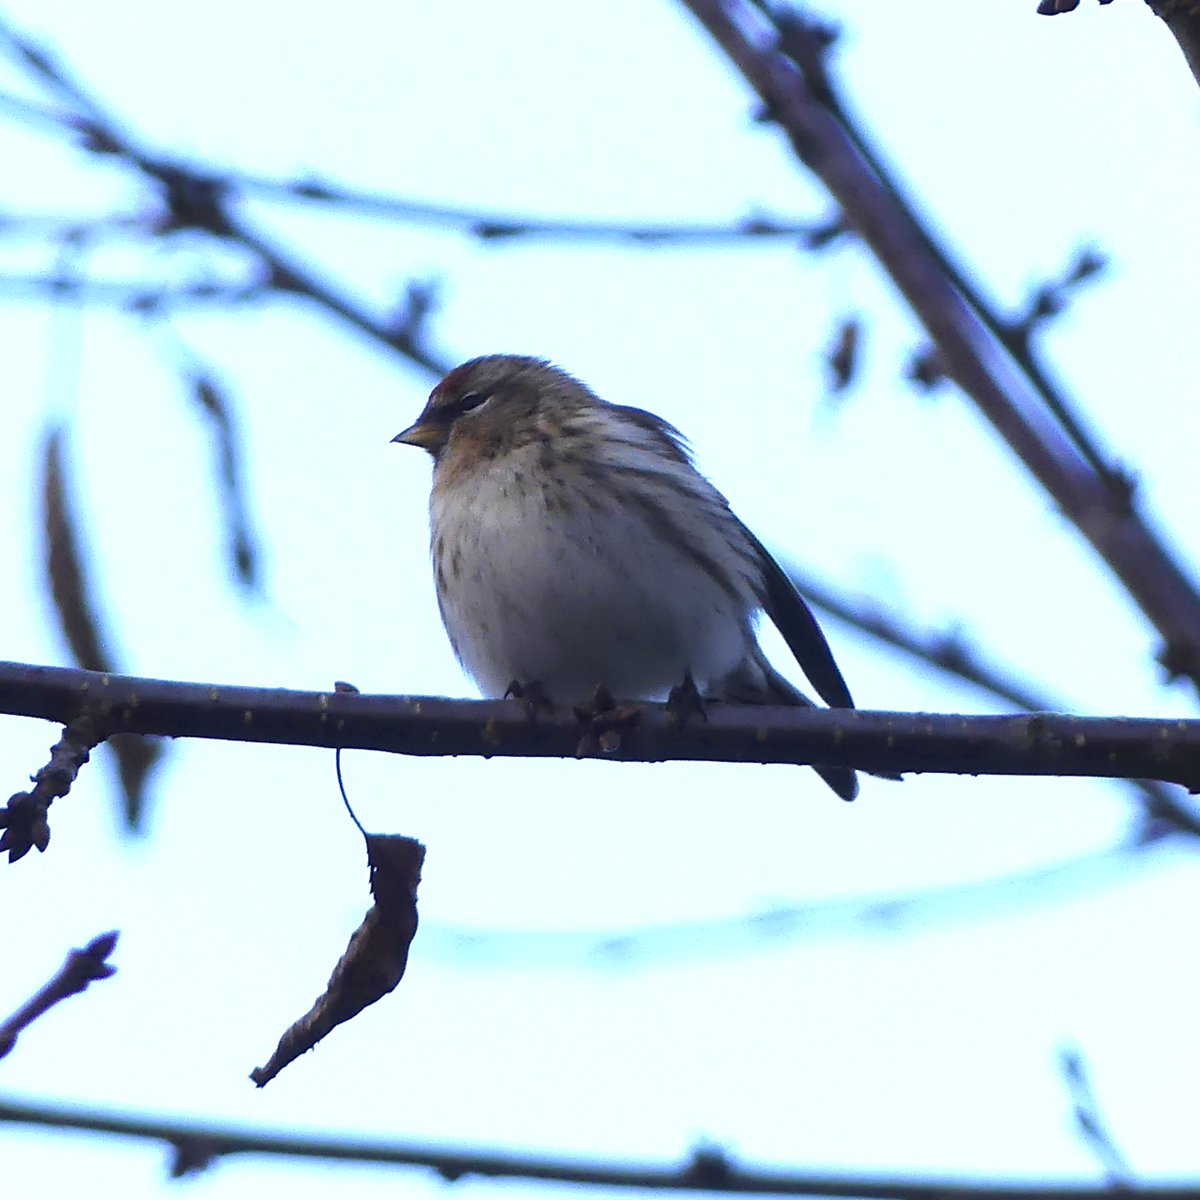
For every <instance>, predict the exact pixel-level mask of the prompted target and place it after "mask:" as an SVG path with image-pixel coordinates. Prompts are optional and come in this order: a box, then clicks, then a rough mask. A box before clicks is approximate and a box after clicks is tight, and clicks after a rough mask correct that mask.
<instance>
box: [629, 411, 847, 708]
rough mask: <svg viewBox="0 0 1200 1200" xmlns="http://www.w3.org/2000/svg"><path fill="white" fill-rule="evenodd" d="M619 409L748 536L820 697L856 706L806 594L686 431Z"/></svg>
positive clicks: (773, 611)
mask: <svg viewBox="0 0 1200 1200" xmlns="http://www.w3.org/2000/svg"><path fill="white" fill-rule="evenodd" d="M616 411H617V412H618V413H619V414H620V415H621V416H622V417H623V418H624V419H625V420H627V421H629V422H630V423H631V424H633V425H635V426H637V427H638V428H639V429H640V430H641V431H642V432H643V433H645V434H648V435H649V436H650V437H651V438H652V439H653V441H654V443H655V445H656V446H657V448H658V450H659V451H660V452H661V453H663V454H664V455H666V457H667V459H668V460H669V461H672V462H674V463H675V464H676V465H677V466H680V465H682V466H683V467H685V468H686V474H685V475H683V476H677V478H685V479H687V480H688V482H689V485H690V489H691V491H692V493H693V494H694V498H695V499H696V500H704V501H706V502H707V503H708V504H709V506H710V511H711V513H712V515H713V517H714V519H715V518H718V517H719V518H720V519H728V520H729V521H730V522H732V524H733V526H734V528H733V529H731V530H730V531H729V532H730V534H731V535H732V536H733V537H734V538H735V539H736V537H737V535H738V534H740V535H741V536H742V537H744V538H745V544H746V546H747V548H748V550H749V552H750V553H749V555H748V556H747V557H748V558H751V559H753V560H754V561H755V563H756V564H757V566H758V568H759V572H760V577H761V580H762V589H761V595H760V600H761V602H762V606H763V608H764V610H765V611H766V614H767V616H768V617H770V618H771V620H772V621H773V622H774V623H775V625H776V627H777V628H778V630H779V632H780V633H782V634H783V638H784V641H786V642H787V644H788V648H789V649H790V650H791V652H792V653H793V654H794V655H795V656H796V661H797V662H798V663H799V664H800V666H801V668H802V669H803V671H804V674H805V675H807V676H808V678H809V680H810V681H811V683H812V685H813V687H814V688H816V690H817V693H818V694H819V695H820V697H821V699H822V700H824V701H825V703H826V704H828V705H829V706H830V707H831V708H853V707H854V699H853V697H852V696H851V695H850V689H849V688H848V687H847V686H846V681H845V680H844V679H843V678H842V673H841V671H839V670H838V665H837V663H836V662H835V661H834V658H833V651H832V650H830V648H829V643H828V642H827V641H826V640H825V635H824V634H823V633H822V632H821V627H820V626H819V625H818V624H817V619H816V617H814V616H813V615H812V611H811V610H810V609H809V607H808V604H807V603H806V602H805V600H804V597H803V596H801V595H800V593H799V592H798V591H797V590H796V585H795V584H794V583H792V581H791V580H790V579H789V578H788V577H787V575H786V574H785V573H784V570H783V568H782V567H781V566H780V565H779V564H778V563H777V562H776V561H775V560H774V559H773V558H772V557H771V555H770V553H769V552H768V551H767V548H766V547H765V546H764V545H763V544H762V542H760V541H759V540H758V538H756V537H755V536H754V534H752V533H751V532H750V530H749V529H747V528H746V526H745V525H743V524H742V522H741V521H740V520H738V518H737V516H736V515H735V514H734V513H733V510H732V509H731V508H730V507H729V502H728V501H727V500H726V499H725V497H724V496H722V495H721V493H720V492H719V491H717V489H716V488H715V487H713V486H712V484H711V483H709V482H708V480H706V479H705V478H704V477H703V476H702V475H701V474H700V473H699V472H698V471H696V469H695V467H694V465H693V464H692V456H691V454H690V452H689V450H688V444H687V442H686V440H685V439H684V437H683V434H681V433H680V432H679V430H678V429H676V428H675V427H674V426H673V425H671V424H669V423H668V422H666V421H664V420H663V419H662V418H661V417H658V416H655V415H654V414H653V413H648V412H645V411H644V410H642V409H640V408H617V410H616Z"/></svg>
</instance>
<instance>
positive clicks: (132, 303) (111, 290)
mask: <svg viewBox="0 0 1200 1200" xmlns="http://www.w3.org/2000/svg"><path fill="white" fill-rule="evenodd" d="M271 289H272V285H271V283H270V281H269V280H251V281H249V282H245V283H239V282H229V281H222V280H184V281H182V282H178V283H177V282H172V281H170V280H160V279H154V280H151V279H145V280H140V279H99V278H96V277H95V276H86V275H80V276H70V277H68V276H64V275H57V274H50V275H43V274H35V275H5V274H0V299H7V298H11V299H14V300H63V299H69V300H74V301H77V302H78V303H80V304H91V305H111V306H113V307H115V308H126V309H129V310H131V311H133V312H140V313H156V312H160V311H166V310H171V309H178V308H191V307H195V306H199V305H207V306H213V307H218V308H230V307H233V306H234V305H240V304H258V303H261V302H262V301H263V300H265V299H267V298H268V296H269V295H270V294H271Z"/></svg>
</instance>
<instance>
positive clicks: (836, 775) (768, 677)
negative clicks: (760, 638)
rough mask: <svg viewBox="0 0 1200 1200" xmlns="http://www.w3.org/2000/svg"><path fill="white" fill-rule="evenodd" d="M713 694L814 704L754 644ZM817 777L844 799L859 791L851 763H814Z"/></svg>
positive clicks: (752, 701) (743, 699) (734, 698)
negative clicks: (830, 764) (752, 651)
mask: <svg viewBox="0 0 1200 1200" xmlns="http://www.w3.org/2000/svg"><path fill="white" fill-rule="evenodd" d="M716 698H717V699H720V700H728V701H730V702H731V703H733V704H796V705H799V706H801V707H803V708H816V707H817V705H816V704H815V703H814V702H813V701H812V700H810V699H809V698H808V697H807V696H806V695H805V694H804V693H803V692H802V691H800V689H799V688H797V687H794V686H793V685H792V684H791V683H789V682H788V681H787V680H786V679H784V677H783V676H782V675H780V673H779V672H778V671H777V670H775V668H774V667H773V666H771V664H770V663H769V662H767V660H766V658H764V657H763V653H762V651H761V650H758V649H757V647H756V652H755V654H754V656H753V657H752V658H746V659H745V660H744V661H743V662H742V663H741V665H740V666H738V668H737V669H736V670H735V671H733V672H732V673H731V674H729V675H728V676H726V677H725V679H723V680H722V681H721V684H720V687H719V688H718V689H717V692H716ZM813 770H814V771H816V773H817V774H818V775H820V777H821V778H822V779H823V780H825V782H826V783H827V784H828V785H829V786H830V787H831V788H832V789H833V790H834V792H836V793H837V795H838V796H840V797H841V798H842V799H843V800H853V799H854V797H855V796H857V795H858V776H857V775H856V774H855V772H854V770H853V769H852V768H851V767H818V766H814V767H813Z"/></svg>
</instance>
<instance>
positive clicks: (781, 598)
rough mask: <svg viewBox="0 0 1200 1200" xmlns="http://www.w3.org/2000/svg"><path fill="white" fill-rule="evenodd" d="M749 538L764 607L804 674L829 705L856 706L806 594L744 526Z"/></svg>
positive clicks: (831, 706)
mask: <svg viewBox="0 0 1200 1200" xmlns="http://www.w3.org/2000/svg"><path fill="white" fill-rule="evenodd" d="M742 532H743V533H744V534H745V535H746V540H747V541H748V542H749V543H750V544H751V545H752V546H753V547H754V550H755V552H756V553H757V555H758V560H759V564H760V566H761V567H762V580H763V596H762V602H763V609H764V610H765V611H766V614H767V616H768V617H770V618H771V620H772V621H773V622H774V623H775V627H776V628H777V629H778V630H779V632H780V633H782V634H783V640H784V641H785V642H787V644H788V649H789V650H791V652H792V653H793V654H794V655H795V656H796V661H797V662H798V663H799V664H800V666H801V668H802V669H803V671H804V674H805V675H807V676H808V678H809V680H810V682H811V683H812V685H813V687H815V688H816V689H817V693H818V694H819V695H820V697H821V699H822V700H824V701H825V703H826V704H828V705H829V707H830V708H853V707H854V699H853V697H852V696H851V695H850V689H849V688H848V687H847V686H846V681H845V680H844V679H843V678H842V673H841V671H840V670H838V665H837V663H836V662H835V661H834V658H833V651H832V650H831V649H830V648H829V643H828V642H827V641H826V640H825V635H824V633H822V632H821V627H820V625H818V624H817V618H816V617H814V616H813V614H812V610H811V609H810V608H809V607H808V604H807V602H806V601H805V599H804V597H803V596H801V595H800V593H799V592H798V591H797V590H796V585H795V584H794V583H793V582H792V581H791V580H790V579H789V578H788V577H787V574H786V573H785V572H784V570H783V568H782V567H781V566H780V565H779V564H778V563H777V562H776V561H775V560H774V559H773V558H772V557H771V555H770V553H769V552H768V551H767V548H766V547H765V546H764V545H763V544H762V542H760V541H759V540H758V538H756V537H755V536H754V534H752V533H751V532H750V530H749V529H747V528H746V527H745V526H744V525H743V526H742Z"/></svg>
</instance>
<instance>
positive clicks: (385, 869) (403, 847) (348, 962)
mask: <svg viewBox="0 0 1200 1200" xmlns="http://www.w3.org/2000/svg"><path fill="white" fill-rule="evenodd" d="M424 861H425V847H424V846H423V845H421V843H420V842H418V841H417V840H416V839H415V838H410V837H401V836H399V835H388V836H384V835H380V834H367V862H368V864H369V866H370V870H371V894H372V895H373V896H374V897H375V903H374V904H373V905H372V907H371V909H370V911H369V912H368V913H367V915H366V917H364V918H363V923H362V924H361V925H360V926H359V927H358V929H357V930H356V931H355V932H354V935H353V936H352V937H351V938H350V944H349V945H348V946H347V947H346V952H345V954H343V955H342V957H341V959H339V961H338V964H337V966H336V967H334V969H333V974H332V975H331V976H330V978H329V984H328V986H327V987H326V988H325V991H324V992H323V993H322V995H321V996H320V997H319V998H318V1000H317V1002H316V1003H315V1004H314V1005H313V1006H312V1008H311V1009H309V1011H308V1012H307V1013H305V1014H304V1016H302V1017H301V1018H300V1019H299V1020H298V1021H297V1022H296V1023H295V1024H294V1025H292V1026H291V1028H290V1029H288V1031H287V1032H286V1033H285V1034H284V1035H283V1037H281V1038H280V1039H279V1045H278V1046H276V1048H275V1053H274V1054H272V1055H271V1058H270V1060H269V1061H268V1062H267V1064H266V1066H264V1067H256V1068H255V1069H254V1070H253V1071H251V1072H250V1078H251V1079H252V1080H253V1081H254V1082H255V1084H256V1085H257V1086H258V1087H263V1086H265V1085H266V1084H267V1083H269V1082H270V1081H271V1080H272V1079H274V1078H275V1076H276V1075H278V1074H279V1072H280V1071H282V1070H283V1068H284V1067H286V1066H287V1065H288V1064H289V1063H290V1062H292V1061H294V1060H295V1059H297V1058H299V1057H300V1055H301V1054H305V1053H307V1052H308V1051H309V1050H311V1049H312V1048H313V1047H314V1046H315V1045H316V1044H317V1042H319V1041H320V1040H321V1038H323V1037H324V1036H325V1035H326V1034H327V1033H328V1032H329V1031H330V1030H331V1029H333V1028H334V1027H335V1026H337V1025H340V1024H342V1023H343V1022H344V1021H349V1020H350V1018H351V1017H354V1016H357V1014H358V1013H360V1012H362V1010H363V1009H364V1008H366V1007H367V1006H368V1005H370V1004H374V1003H375V1001H376V1000H379V999H382V998H383V997H384V996H386V995H387V994H388V993H389V992H390V991H392V990H393V989H394V988H395V987H396V985H397V984H398V983H399V982H400V980H401V979H402V978H403V977H404V969H405V967H406V966H407V965H408V949H409V946H411V945H412V940H413V938H414V937H415V936H416V932H417V886H418V884H419V883H420V882H421V865H422V863H423V862H424Z"/></svg>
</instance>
